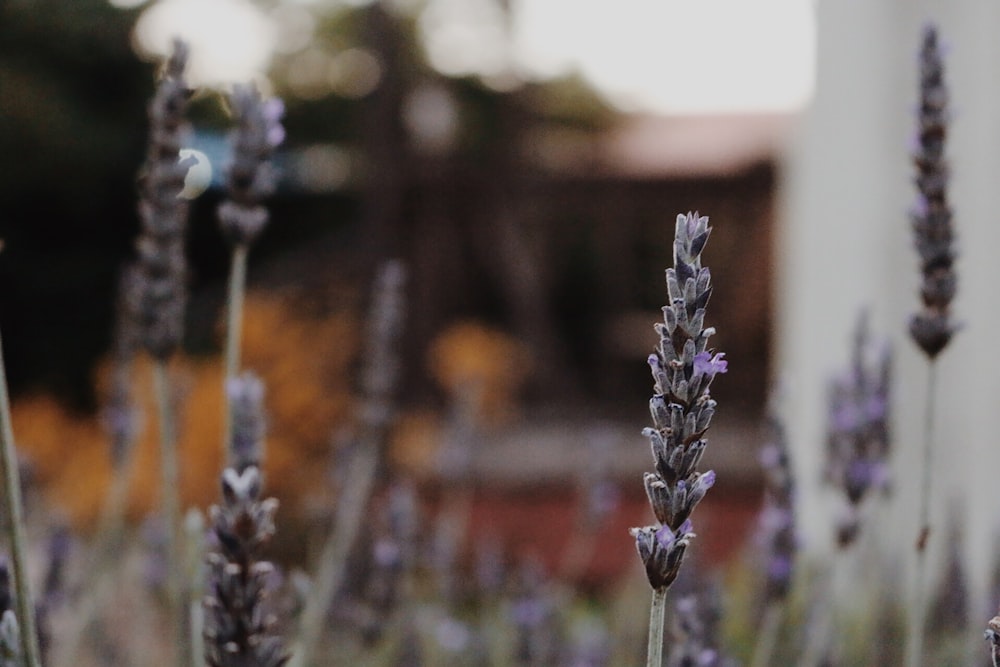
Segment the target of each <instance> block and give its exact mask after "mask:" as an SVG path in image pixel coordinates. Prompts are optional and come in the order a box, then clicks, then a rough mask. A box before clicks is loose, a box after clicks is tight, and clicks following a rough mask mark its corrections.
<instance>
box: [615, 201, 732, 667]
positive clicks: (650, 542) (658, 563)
mask: <svg viewBox="0 0 1000 667" xmlns="http://www.w3.org/2000/svg"><path fill="white" fill-rule="evenodd" d="M710 232H711V228H710V227H709V226H708V217H707V216H699V215H698V214H697V213H688V214H687V215H678V216H677V223H676V227H675V236H674V266H673V268H670V269H667V295H668V297H669V299H670V303H669V305H667V306H664V307H663V322H661V323H658V324H657V325H656V332H657V333H658V334H659V336H660V342H659V344H658V345H657V347H656V350H655V351H654V353H653V354H651V355H649V359H648V362H649V366H650V369H651V371H652V374H653V383H654V384H653V390H654V394H653V397H652V398H651V399H650V401H649V410H650V414H651V415H652V418H653V427H652V428H646V429H644V430H643V435H645V436H646V437H647V438H649V441H650V444H651V446H652V450H653V461H654V466H655V472H647V473H646V474H645V475H644V477H643V481H644V483H645V486H646V495H647V496H648V498H649V504H650V506H651V507H652V510H653V514H654V515H655V517H656V521H657V523H656V524H655V525H652V526H645V527H642V528H632V529H631V533H632V535H633V536H634V537H635V542H636V548H637V550H638V551H639V557H640V559H641V560H642V563H643V565H644V566H645V569H646V577H647V578H648V580H649V584H650V586H652V588H653V600H652V604H651V607H650V621H649V649H648V652H647V656H648V657H647V663H646V664H647V666H648V667H660V666H661V665H662V664H663V627H664V614H665V610H666V596H667V589H668V588H670V585H671V584H672V583H673V582H674V580H675V579H676V577H677V573H678V571H679V570H680V566H681V563H682V562H683V560H684V554H685V552H686V551H687V547H688V545H689V543H690V541H691V539H692V538H693V537H694V533H693V532H692V524H691V519H690V516H691V512H692V511H693V510H694V508H695V506H696V505H697V504H698V502H699V501H700V500H701V499H702V498H704V497H705V494H706V493H707V492H708V490H709V489H710V488H711V487H712V485H713V484H714V483H715V472H713V471H711V470H709V471H708V472H705V473H701V472H698V471H697V466H698V463H699V462H700V461H701V457H702V455H703V453H704V451H705V447H706V445H707V444H708V442H707V440H706V439H705V437H704V435H705V432H706V431H707V430H708V427H709V425H710V424H711V421H712V416H713V415H714V414H715V406H716V403H715V401H714V400H712V397H711V394H710V393H709V388H710V387H711V384H712V380H713V379H715V376H716V374H718V373H725V372H726V366H727V362H726V361H725V359H724V357H725V355H724V354H723V353H716V352H715V351H714V350H712V349H710V348H709V347H708V339H709V338H710V337H711V336H712V334H714V333H715V329H713V328H711V327H708V328H705V327H704V322H705V307H706V306H707V305H708V300H709V298H710V297H711V295H712V276H711V272H710V271H709V269H708V268H707V267H703V266H702V265H701V253H702V250H704V248H705V244H706V243H707V242H708V237H709V234H710Z"/></svg>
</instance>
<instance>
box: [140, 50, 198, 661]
mask: <svg viewBox="0 0 1000 667" xmlns="http://www.w3.org/2000/svg"><path fill="white" fill-rule="evenodd" d="M187 57H188V48H187V45H186V44H184V43H183V42H181V41H179V40H177V41H175V42H174V49H173V53H172V55H171V56H170V58H169V60H168V61H167V63H166V66H165V68H164V72H163V76H162V78H161V80H160V83H159V85H158V86H157V89H156V94H155V95H154V97H153V100H152V102H151V103H150V105H149V123H150V137H149V149H148V153H147V155H146V162H145V164H144V165H143V168H142V171H141V173H140V178H139V221H140V225H141V232H140V235H139V238H138V239H137V241H136V251H137V254H138V263H137V270H136V283H137V285H136V289H135V290H134V292H133V297H134V298H135V299H136V303H135V304H134V306H133V307H134V308H135V309H136V312H137V313H138V319H139V337H140V341H141V343H142V346H143V347H144V348H145V349H146V351H147V352H148V353H149V355H150V356H151V357H152V358H153V361H154V365H153V380H154V385H155V392H156V400H157V406H158V413H159V415H158V416H159V427H160V455H161V484H162V494H163V512H164V515H165V519H166V522H167V540H168V541H167V553H168V560H169V574H168V581H167V592H168V597H169V602H170V611H171V615H172V618H173V623H174V624H175V631H176V638H177V661H178V664H187V663H189V660H187V659H186V657H185V652H186V647H187V637H186V632H185V629H184V623H183V620H182V619H184V617H185V611H186V607H187V605H186V603H185V602H184V599H183V598H184V593H183V590H184V582H183V574H182V570H181V549H180V545H179V542H180V537H179V534H178V530H179V523H180V518H179V517H180V499H179V495H178V477H179V474H178V464H177V433H176V419H175V415H174V405H173V397H172V391H171V384H170V377H169V373H168V363H169V361H170V359H171V357H172V356H173V355H174V353H175V352H176V351H177V349H178V348H179V347H180V345H181V340H182V337H183V333H184V308H185V303H186V300H187V295H186V291H185V285H184V281H185V272H186V271H185V264H186V263H185V259H184V239H185V230H186V228H187V209H188V206H187V202H186V201H185V200H183V199H181V198H180V193H181V191H182V190H183V188H184V178H185V176H186V175H187V171H188V169H189V168H190V167H191V166H192V165H193V164H195V163H196V160H194V159H193V158H190V157H189V158H185V159H181V158H180V149H181V146H182V142H183V141H184V139H185V138H186V135H187V124H186V122H185V119H184V112H185V109H186V108H187V102H188V99H189V97H190V95H191V91H190V90H189V89H188V87H187V84H186V83H185V81H184V67H185V65H186V63H187Z"/></svg>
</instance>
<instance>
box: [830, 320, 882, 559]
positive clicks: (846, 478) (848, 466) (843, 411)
mask: <svg viewBox="0 0 1000 667" xmlns="http://www.w3.org/2000/svg"><path fill="white" fill-rule="evenodd" d="M891 371H892V354H891V351H890V348H889V344H888V342H887V341H878V340H873V339H872V338H871V335H870V333H869V328H868V316H867V314H866V313H862V314H861V315H860V316H859V318H858V323H857V327H856V329H855V332H854V344H853V350H852V353H851V361H850V366H849V368H848V370H847V371H846V372H844V373H842V374H840V375H838V376H837V377H836V378H834V380H833V381H832V382H831V383H830V399H829V400H830V403H829V414H828V417H827V419H828V424H827V463H826V478H827V480H828V481H829V482H830V483H831V484H832V485H833V486H835V487H836V488H837V489H838V490H840V491H842V492H843V494H844V498H845V501H846V503H845V505H846V508H845V512H844V515H843V516H842V517H841V518H840V520H839V521H838V523H837V544H838V545H839V546H840V547H842V548H846V547H849V546H851V545H852V544H854V542H855V541H856V540H857V537H858V534H859V531H860V530H861V508H862V503H863V502H864V500H865V498H867V497H868V495H869V493H870V492H872V491H885V490H886V489H887V488H888V485H889V481H890V480H889V462H888V457H889V444H890V443H889V383H890V374H891Z"/></svg>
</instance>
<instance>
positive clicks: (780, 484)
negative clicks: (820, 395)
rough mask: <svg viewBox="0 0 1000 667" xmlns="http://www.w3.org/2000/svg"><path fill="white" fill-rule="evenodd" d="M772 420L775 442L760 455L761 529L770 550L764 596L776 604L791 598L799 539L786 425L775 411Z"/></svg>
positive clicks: (768, 445)
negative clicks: (762, 471)
mask: <svg viewBox="0 0 1000 667" xmlns="http://www.w3.org/2000/svg"><path fill="white" fill-rule="evenodd" d="M769 421H770V425H771V431H772V440H771V442H770V443H768V444H767V445H765V446H764V447H763V448H762V449H761V452H760V460H761V465H762V466H763V468H764V511H763V512H762V513H761V521H760V523H761V528H760V529H761V533H762V536H763V537H764V538H765V539H766V547H765V548H766V549H767V571H766V575H765V576H766V583H765V586H764V597H765V598H766V600H767V601H768V602H774V601H777V600H784V599H785V598H786V597H787V596H788V591H789V588H790V587H791V583H792V568H793V564H794V561H795V552H796V550H797V548H798V536H797V534H796V532H795V478H794V477H793V473H792V465H791V461H790V460H789V454H788V442H787V441H786V439H785V429H784V425H783V424H782V423H781V420H780V419H779V418H778V416H777V414H776V413H775V412H772V414H771V416H770V418H769Z"/></svg>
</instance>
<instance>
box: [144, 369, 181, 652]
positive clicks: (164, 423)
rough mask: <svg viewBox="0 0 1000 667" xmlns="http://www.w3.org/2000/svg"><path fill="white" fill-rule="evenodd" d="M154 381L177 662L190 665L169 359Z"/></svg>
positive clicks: (156, 371)
mask: <svg viewBox="0 0 1000 667" xmlns="http://www.w3.org/2000/svg"><path fill="white" fill-rule="evenodd" d="M153 382H154V384H155V390H156V404H157V409H158V413H159V422H160V474H161V476H160V481H161V483H162V485H163V495H162V499H163V514H164V522H165V523H166V538H167V600H168V607H169V610H170V614H171V617H172V622H173V625H174V633H175V640H176V642H177V664H178V665H179V666H180V667H187V665H188V663H189V661H188V660H187V659H186V653H187V650H188V643H187V632H186V630H185V628H184V626H185V623H184V620H185V618H186V617H187V611H188V610H187V604H186V603H185V602H184V597H183V590H184V582H183V575H182V563H181V558H182V554H181V550H180V540H179V536H178V526H179V524H180V497H179V494H178V486H177V483H178V479H179V473H178V465H177V432H176V424H175V421H174V412H173V401H172V400H171V392H170V377H169V373H168V371H167V363H166V361H163V360H159V359H157V360H156V361H155V363H154V364H153Z"/></svg>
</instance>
